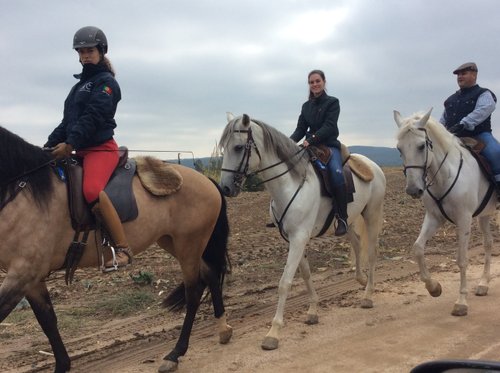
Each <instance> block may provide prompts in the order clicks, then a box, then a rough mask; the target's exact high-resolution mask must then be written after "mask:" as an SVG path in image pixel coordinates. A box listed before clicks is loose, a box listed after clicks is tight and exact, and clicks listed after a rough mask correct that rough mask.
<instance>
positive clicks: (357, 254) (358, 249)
mask: <svg viewBox="0 0 500 373" xmlns="http://www.w3.org/2000/svg"><path fill="white" fill-rule="evenodd" d="M359 227H360V224H359V222H358V219H356V221H355V222H354V224H352V226H351V229H349V230H348V231H347V237H348V238H349V241H350V242H351V246H352V249H353V250H354V259H355V268H356V274H355V278H356V281H358V282H359V283H360V284H361V285H362V286H366V284H367V277H366V275H364V274H363V272H362V270H361V269H362V264H361V262H362V246H361V241H360V234H359V233H358V232H357V230H358V229H359Z"/></svg>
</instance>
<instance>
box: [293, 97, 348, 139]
mask: <svg viewBox="0 0 500 373" xmlns="http://www.w3.org/2000/svg"><path fill="white" fill-rule="evenodd" d="M339 114H340V104H339V100H338V99H337V98H336V97H333V96H328V95H327V94H326V93H325V92H323V93H322V94H321V95H320V96H319V97H315V98H312V99H310V100H308V101H306V102H305V103H304V104H303V105H302V110H301V113H300V116H299V120H298V122H297V128H296V129H295V131H294V132H293V133H292V135H291V136H290V138H291V139H292V140H293V141H295V142H299V141H300V140H301V139H302V138H303V137H304V136H306V140H307V142H308V143H309V144H311V145H319V144H324V145H326V146H329V147H336V148H340V141H339V140H337V138H338V136H339V128H338V125H337V121H338V119H339Z"/></svg>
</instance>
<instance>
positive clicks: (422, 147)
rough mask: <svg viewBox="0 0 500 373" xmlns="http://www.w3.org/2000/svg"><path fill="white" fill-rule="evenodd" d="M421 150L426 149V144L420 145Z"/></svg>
mask: <svg viewBox="0 0 500 373" xmlns="http://www.w3.org/2000/svg"><path fill="white" fill-rule="evenodd" d="M417 149H418V150H419V151H422V150H424V149H425V144H422V145H419V146H418V148H417Z"/></svg>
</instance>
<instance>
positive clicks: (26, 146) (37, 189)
mask: <svg viewBox="0 0 500 373" xmlns="http://www.w3.org/2000/svg"><path fill="white" fill-rule="evenodd" d="M51 159H52V157H51V156H50V154H47V153H45V152H44V151H43V150H42V149H41V148H40V147H38V146H35V145H32V144H30V143H28V142H26V141H25V140H23V139H22V138H21V137H19V136H18V135H15V134H13V133H12V132H10V131H9V130H7V129H6V128H4V127H2V126H0V205H2V204H3V203H4V202H5V201H6V200H8V199H9V198H10V197H11V196H12V195H13V194H14V193H15V189H16V185H17V183H16V181H21V180H22V179H21V178H22V177H23V176H24V175H25V176H26V187H25V189H26V188H27V189H28V190H29V192H30V193H31V195H32V196H33V199H34V200H35V202H36V203H37V204H38V205H39V206H41V205H43V204H45V203H47V202H48V200H49V197H50V195H51V193H52V190H53V184H52V178H51V177H50V173H51V172H52V170H51V167H41V168H39V169H37V167H40V166H42V165H44V164H48V163H49V162H50V160H51ZM33 170H35V171H33Z"/></svg>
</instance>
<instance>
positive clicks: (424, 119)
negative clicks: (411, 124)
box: [417, 108, 432, 128]
mask: <svg viewBox="0 0 500 373" xmlns="http://www.w3.org/2000/svg"><path fill="white" fill-rule="evenodd" d="M431 113H432V108H430V109H429V111H428V112H427V113H426V114H425V115H424V116H423V117H422V119H420V120H419V122H418V124H417V127H419V128H424V127H425V125H426V124H427V121H428V120H429V118H430V117H431Z"/></svg>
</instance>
